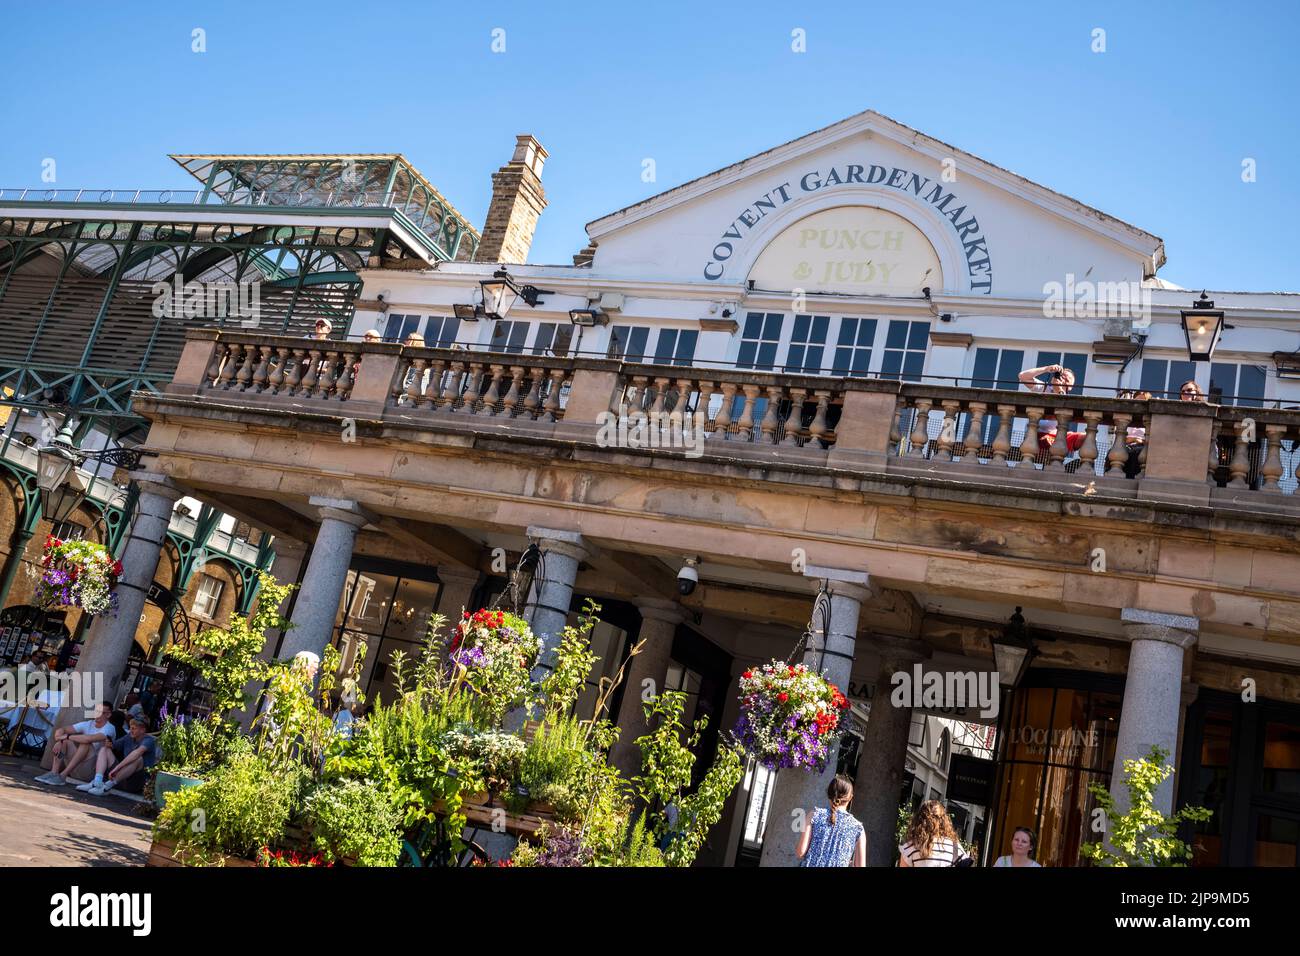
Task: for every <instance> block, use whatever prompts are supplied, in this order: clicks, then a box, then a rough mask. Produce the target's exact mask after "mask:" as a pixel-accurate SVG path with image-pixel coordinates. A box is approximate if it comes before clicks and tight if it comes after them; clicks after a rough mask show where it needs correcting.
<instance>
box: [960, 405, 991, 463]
mask: <svg viewBox="0 0 1300 956" xmlns="http://www.w3.org/2000/svg"><path fill="white" fill-rule="evenodd" d="M966 407H967V409H968V410H969V411H970V418H969V419H967V421H966V434H964V435H962V437H961V448H962V451H961V457H962V460H963V461H969V462H970V463H971V464H972V465H978V464H979V461H980V452H981V451H983V450H984V416H985V414H986V413H987V412H988V405H986V404H985V403H984V402H970V403H969V404H967V406H966Z"/></svg>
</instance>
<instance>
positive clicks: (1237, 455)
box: [1228, 422, 1250, 488]
mask: <svg viewBox="0 0 1300 956" xmlns="http://www.w3.org/2000/svg"><path fill="white" fill-rule="evenodd" d="M1232 428H1233V432H1234V434H1235V436H1236V440H1235V441H1234V442H1233V447H1232V461H1231V462H1229V464H1228V471H1229V473H1230V474H1231V475H1232V480H1231V481H1229V482H1228V487H1229V488H1248V487H1250V486H1249V484H1247V482H1246V476H1247V475H1249V474H1250V443H1249V442H1248V441H1246V439H1245V438H1244V437H1243V436H1244V435H1245V431H1246V425H1245V422H1233V423H1232Z"/></svg>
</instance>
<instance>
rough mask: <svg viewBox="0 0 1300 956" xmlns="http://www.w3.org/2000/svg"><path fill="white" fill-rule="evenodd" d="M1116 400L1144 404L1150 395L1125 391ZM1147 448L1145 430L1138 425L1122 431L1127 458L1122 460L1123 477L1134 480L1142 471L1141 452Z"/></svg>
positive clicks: (1129, 390) (1144, 392) (1148, 393)
mask: <svg viewBox="0 0 1300 956" xmlns="http://www.w3.org/2000/svg"><path fill="white" fill-rule="evenodd" d="M1115 397H1116V398H1124V399H1131V400H1133V401H1138V402H1145V401H1150V399H1151V393H1150V392H1146V391H1139V392H1135V391H1133V390H1131V389H1126V390H1125V391H1122V392H1120V393H1119V394H1118V395H1116V396H1115ZM1146 447H1147V430H1146V429H1145V428H1143V427H1142V426H1140V425H1129V426H1128V427H1127V428H1125V430H1124V450H1125V452H1127V457H1126V458H1125V459H1124V477H1125V478H1136V477H1137V476H1138V472H1140V471H1141V470H1142V452H1143V451H1144V450H1145V449H1146Z"/></svg>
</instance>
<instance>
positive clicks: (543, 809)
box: [460, 794, 555, 837]
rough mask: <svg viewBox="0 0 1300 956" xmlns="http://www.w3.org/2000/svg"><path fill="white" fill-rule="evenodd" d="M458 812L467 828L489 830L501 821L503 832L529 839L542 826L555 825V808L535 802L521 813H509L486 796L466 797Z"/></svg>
mask: <svg viewBox="0 0 1300 956" xmlns="http://www.w3.org/2000/svg"><path fill="white" fill-rule="evenodd" d="M460 812H461V813H463V814H464V815H465V822H466V824H467V825H469V826H479V827H483V828H485V829H488V830H491V829H492V828H493V826H494V824H497V821H501V823H502V824H503V825H504V826H505V832H506V833H508V834H510V835H511V836H516V837H531V836H533V835H534V834H535V833H536V832H537V831H538V830H539V829H541V827H542V825H543V824H548V823H549V824H554V823H555V807H553V806H551V805H550V804H549V803H542V802H540V801H536V802H533V803H530V804H528V806H527V807H526V808H525V809H524V812H523V813H510V812H509V811H508V810H506V809H505V807H503V806H502V805H500V804H494V803H492V802H491V798H490V797H488V796H487V795H486V794H474V795H472V796H471V797H467V798H466V799H465V801H464V802H463V803H462V804H461V807H460Z"/></svg>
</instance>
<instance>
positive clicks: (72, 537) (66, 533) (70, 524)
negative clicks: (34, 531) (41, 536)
mask: <svg viewBox="0 0 1300 956" xmlns="http://www.w3.org/2000/svg"><path fill="white" fill-rule="evenodd" d="M50 534H52V535H53V536H54V537H56V538H58V539H59V540H60V541H81V540H82V539H83V538H85V536H86V526H85V525H80V524H77V523H76V522H75V521H58V522H55V523H54V524H53V525H51V526H50Z"/></svg>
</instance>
